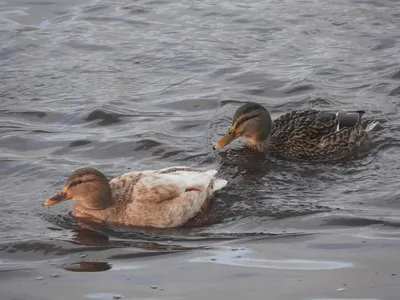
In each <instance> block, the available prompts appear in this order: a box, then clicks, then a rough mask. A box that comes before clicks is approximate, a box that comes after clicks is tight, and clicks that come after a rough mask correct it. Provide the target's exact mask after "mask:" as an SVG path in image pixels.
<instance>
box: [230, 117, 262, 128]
mask: <svg viewBox="0 0 400 300" xmlns="http://www.w3.org/2000/svg"><path fill="white" fill-rule="evenodd" d="M259 116H260V114H259V113H258V114H256V115H252V116H248V117H244V118H242V119H240V120H239V121H238V122H237V123H236V126H235V129H237V128H239V126H240V125H242V124H243V123H244V122H247V121H248V120H251V119H253V118H256V117H259Z"/></svg>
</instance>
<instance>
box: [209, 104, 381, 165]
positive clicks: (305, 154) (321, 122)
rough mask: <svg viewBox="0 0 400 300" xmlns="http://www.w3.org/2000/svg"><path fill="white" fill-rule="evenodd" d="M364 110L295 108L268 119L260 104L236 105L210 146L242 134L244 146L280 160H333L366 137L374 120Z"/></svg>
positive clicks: (341, 157)
mask: <svg viewBox="0 0 400 300" xmlns="http://www.w3.org/2000/svg"><path fill="white" fill-rule="evenodd" d="M364 113H365V111H363V110H357V111H321V110H314V109H309V110H295V111H292V112H288V113H286V114H283V115H282V116H280V117H278V118H277V119H275V120H274V121H272V118H271V115H270V113H269V112H268V110H267V109H266V108H265V107H264V106H262V105H261V104H258V103H254V102H248V103H246V104H244V105H242V106H241V107H239V108H238V109H237V110H236V112H235V114H234V116H233V120H232V124H231V126H230V128H229V129H228V131H227V132H226V134H225V135H224V136H223V137H222V138H221V139H220V140H219V141H218V142H217V143H216V144H215V145H214V146H213V149H214V150H215V149H221V148H223V147H225V146H227V145H228V144H230V143H231V142H232V141H233V140H235V139H237V138H239V137H244V138H245V141H246V147H248V148H250V149H252V150H255V151H258V152H261V153H270V154H272V155H275V156H279V157H281V158H284V159H293V160H306V161H336V160H341V159H344V158H346V157H349V156H350V155H352V154H353V153H354V152H355V151H356V150H357V149H358V148H359V147H360V146H361V145H363V144H365V142H367V141H368V140H369V135H368V132H369V131H371V130H372V129H373V128H374V127H375V126H376V125H377V123H378V122H376V121H373V120H364V119H363V118H362V116H363V115H364Z"/></svg>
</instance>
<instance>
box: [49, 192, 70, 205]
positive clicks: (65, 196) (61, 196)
mask: <svg viewBox="0 0 400 300" xmlns="http://www.w3.org/2000/svg"><path fill="white" fill-rule="evenodd" d="M69 199H72V195H71V194H69V193H67V192H66V191H65V189H64V190H62V191H61V192H59V193H57V194H56V195H54V196H53V197H51V198H50V199H47V200H46V201H44V202H43V206H51V205H55V204H58V203H60V202H63V201H65V200H69Z"/></svg>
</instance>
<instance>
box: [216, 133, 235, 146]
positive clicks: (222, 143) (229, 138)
mask: <svg viewBox="0 0 400 300" xmlns="http://www.w3.org/2000/svg"><path fill="white" fill-rule="evenodd" d="M236 138H237V136H236V135H235V134H232V132H231V131H230V130H229V131H228V132H227V133H226V134H225V135H224V136H223V137H222V138H221V139H220V140H219V141H218V142H217V143H216V144H215V146H214V148H215V149H221V148H223V147H225V146H226V145H228V144H230V143H231V142H232V141H233V140H235V139H236Z"/></svg>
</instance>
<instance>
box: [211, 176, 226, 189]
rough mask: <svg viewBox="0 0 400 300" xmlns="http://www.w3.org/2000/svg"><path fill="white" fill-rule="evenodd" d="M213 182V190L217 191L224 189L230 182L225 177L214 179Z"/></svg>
mask: <svg viewBox="0 0 400 300" xmlns="http://www.w3.org/2000/svg"><path fill="white" fill-rule="evenodd" d="M213 183H214V185H213V188H212V191H213V192H216V191H218V190H220V189H223V188H224V187H225V186H226V185H227V184H228V181H227V180H225V179H221V178H217V179H215V180H214V182H213Z"/></svg>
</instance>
